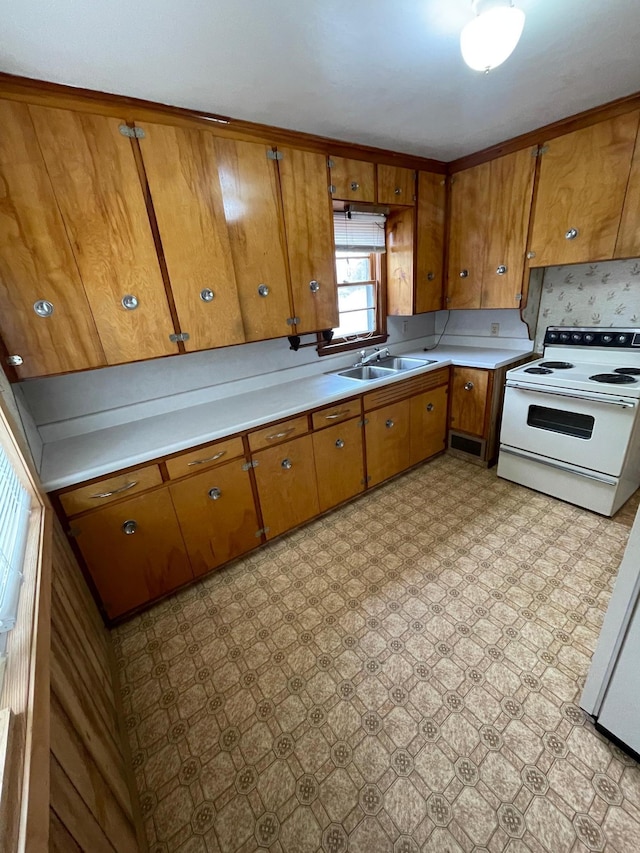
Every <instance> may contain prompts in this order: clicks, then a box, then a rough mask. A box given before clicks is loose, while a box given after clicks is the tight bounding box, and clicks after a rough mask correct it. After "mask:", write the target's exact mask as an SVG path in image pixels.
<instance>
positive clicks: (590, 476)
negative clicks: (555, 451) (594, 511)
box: [500, 444, 618, 486]
mask: <svg viewBox="0 0 640 853" xmlns="http://www.w3.org/2000/svg"><path fill="white" fill-rule="evenodd" d="M500 453H508V454H509V455H510V456H517V457H518V458H519V459H526V460H527V461H528V462H538V463H539V464H540V465H546V466H547V468H556V469H557V470H558V471H564V472H565V473H567V474H575V475H576V476H577V477H584V478H585V479H586V480H595V481H596V482H597V483H605V484H606V485H607V486H616V485H617V484H618V481H617V480H616V479H615V477H607V475H606V474H595V473H591V472H587V471H582V470H580V469H578V468H570V467H569V466H567V465H560V464H558V463H557V462H551V461H550V460H549V461H547V460H546V459H541V458H540V457H539V456H529V454H528V453H519V452H518V451H517V450H512V449H511V448H510V447H506V446H505V445H504V444H502V445H501V446H500Z"/></svg>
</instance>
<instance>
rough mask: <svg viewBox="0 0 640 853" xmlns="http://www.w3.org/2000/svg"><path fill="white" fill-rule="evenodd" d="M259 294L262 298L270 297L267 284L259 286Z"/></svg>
mask: <svg viewBox="0 0 640 853" xmlns="http://www.w3.org/2000/svg"><path fill="white" fill-rule="evenodd" d="M258 293H259V294H260V296H268V295H269V288H268V287H267V285H266V284H259V285H258Z"/></svg>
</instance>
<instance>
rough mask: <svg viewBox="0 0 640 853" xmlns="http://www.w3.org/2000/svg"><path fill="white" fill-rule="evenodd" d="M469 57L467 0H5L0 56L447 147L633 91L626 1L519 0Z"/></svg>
mask: <svg viewBox="0 0 640 853" xmlns="http://www.w3.org/2000/svg"><path fill="white" fill-rule="evenodd" d="M516 5H518V6H520V7H521V8H522V9H524V10H525V12H526V14H527V21H526V24H525V30H524V33H523V36H522V39H521V42H520V44H519V46H518V47H517V49H516V52H515V53H514V54H513V56H512V57H511V58H510V59H508V60H507V62H506V63H505V64H504V65H503V66H501V67H500V68H497V69H495V70H494V71H492V72H491V73H490V74H488V75H484V74H478V73H477V72H472V71H471V70H470V69H468V68H467V67H466V66H465V65H464V63H463V62H462V59H461V56H460V51H459V33H460V30H461V28H462V26H463V25H464V24H465V22H466V21H467V20H469V18H470V17H471V14H472V13H471V2H470V0H391V2H389V0H109V2H107V0H3V3H2V21H1V23H0V69H1V70H4V71H7V72H10V73H13V74H21V75H25V76H27V77H37V78H42V79H46V80H53V81H56V82H59V83H67V84H70V85H72V86H83V87H87V88H91V89H99V90H103V91H106V92H115V93H119V94H123V95H131V96H135V97H140V98H148V99H151V100H154V101H161V102H163V103H168V104H174V105H177V106H184V107H191V108H196V109H202V110H207V111H210V112H214V113H219V114H223V115H229V116H233V117H235V118H241V119H248V120H252V121H257V122H264V123H266V124H271V125H277V126H281V127H287V128H293V129H295V130H302V131H307V132H310V133H317V134H321V135H323V136H331V137H335V138H338V139H345V140H349V141H353V142H360V143H364V144H368V145H375V146H379V147H382V148H391V149H393V150H396V151H404V152H407V153H413V154H420V155H425V156H431V157H437V158H440V159H444V160H452V159H454V158H455V157H459V156H462V155H464V154H468V153H471V152H473V151H477V150H479V149H481V148H484V147H486V146H488V145H492V144H494V143H497V142H501V141H503V140H505V139H508V138H510V137H512V136H516V135H518V134H520V133H524V132H526V131H528V130H531V129H533V128H536V127H539V126H540V125H543V124H547V123H549V122H552V121H555V120H557V119H560V118H564V117H565V116H568V115H572V114H573V113H576V112H580V111H581V110H584V109H588V108H589V107H593V106H596V105H599V104H602V103H605V102H606V101H610V100H613V99H614V98H619V97H622V96H624V95H628V94H631V93H632V92H636V91H638V90H640V2H639V0H516Z"/></svg>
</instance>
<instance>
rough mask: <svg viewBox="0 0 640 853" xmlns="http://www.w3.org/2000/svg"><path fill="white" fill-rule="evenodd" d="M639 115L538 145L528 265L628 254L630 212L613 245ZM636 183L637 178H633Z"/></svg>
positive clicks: (601, 123) (636, 113) (632, 114)
mask: <svg viewBox="0 0 640 853" xmlns="http://www.w3.org/2000/svg"><path fill="white" fill-rule="evenodd" d="M638 117H639V113H638V112H637V111H636V112H633V113H627V114H626V115H621V116H616V117H615V118H612V119H609V120H608V121H601V122H598V124H594V125H592V126H591V127H586V128H584V129H583V130H576V131H575V132H574V133H567V134H565V135H564V136H559V137H557V138H555V139H551V140H549V141H548V142H547V143H546V144H545V145H544V146H543V148H542V151H541V163H540V178H539V183H538V190H537V195H536V204H535V211H534V220H533V230H532V235H531V242H530V246H529V258H530V265H531V266H534V267H544V266H551V265H556V264H575V263H582V262H586V261H599V260H607V259H610V258H613V257H614V256H618V257H622V256H624V255H625V254H627V250H628V249H629V250H630V251H629V254H633V251H632V250H633V246H634V245H635V251H636V252H637V251H638V246H637V244H636V243H635V241H634V239H633V238H631V240H630V242H629V243H627V242H626V241H627V239H628V237H627V236H625V235H628V234H629V229H633V225H629V220H628V219H627V218H626V217H627V216H630V217H631V218H632V220H634V224H635V223H636V222H637V207H636V209H635V211H633V212H632V213H629V212H627V213H626V215H625V229H624V235H621V243H620V247H619V250H618V248H617V247H616V240H617V238H618V231H619V227H620V223H621V215H622V209H623V205H624V201H625V193H626V190H627V184H628V180H629V173H630V169H631V161H632V157H633V150H634V145H635V141H636V137H637V132H638ZM635 180H636V181H637V178H635Z"/></svg>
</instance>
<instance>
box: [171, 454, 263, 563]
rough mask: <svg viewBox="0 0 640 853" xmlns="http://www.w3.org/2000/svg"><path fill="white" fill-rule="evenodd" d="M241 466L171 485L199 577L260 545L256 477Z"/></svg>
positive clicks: (228, 465) (232, 464) (227, 466)
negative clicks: (252, 486) (252, 479)
mask: <svg viewBox="0 0 640 853" xmlns="http://www.w3.org/2000/svg"><path fill="white" fill-rule="evenodd" d="M242 464H243V463H242V461H238V460H236V461H235V462H227V463H226V464H225V465H220V466H219V467H218V468H216V469H214V470H212V471H205V472H203V473H202V474H197V475H196V476H195V477H188V478H187V479H186V480H181V481H180V482H179V483H174V484H173V485H172V486H170V491H171V497H172V499H173V504H174V506H175V508H176V513H177V514H178V521H179V522H180V528H181V530H182V535H183V537H184V541H185V543H186V546H187V553H188V554H189V559H190V560H191V565H192V566H193V573H194V574H195V575H201V574H204V573H205V572H207V571H209V569H213V568H215V567H216V566H221V565H222V564H223V563H226V562H227V561H228V560H231V559H233V558H234V557H238V556H239V555H240V554H244V553H245V552H246V551H250V550H251V549H252V548H255V547H256V545H258V544H259V542H260V537H259V536H258V537H257V538H256V531H257V530H258V528H259V526H260V525H259V524H258V517H257V514H256V507H255V503H254V500H253V490H252V488H251V478H250V475H249V472H248V471H243V470H242Z"/></svg>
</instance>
